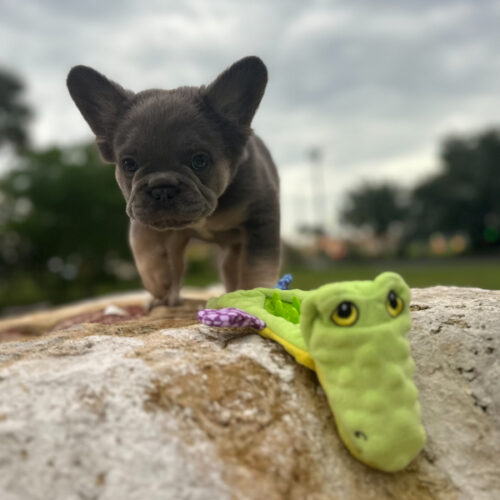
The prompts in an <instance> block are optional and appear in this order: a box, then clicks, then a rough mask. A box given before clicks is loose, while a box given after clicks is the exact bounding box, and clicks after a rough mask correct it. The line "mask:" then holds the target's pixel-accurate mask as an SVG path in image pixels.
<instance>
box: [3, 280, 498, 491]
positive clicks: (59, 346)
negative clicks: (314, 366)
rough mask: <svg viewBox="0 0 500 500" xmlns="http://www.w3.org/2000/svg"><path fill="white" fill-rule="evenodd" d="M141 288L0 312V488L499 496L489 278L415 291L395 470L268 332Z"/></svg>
mask: <svg viewBox="0 0 500 500" xmlns="http://www.w3.org/2000/svg"><path fill="white" fill-rule="evenodd" d="M138 300H139V298H138V297H136V296H134V297H127V298H124V299H122V298H114V299H113V300H112V301H107V302H106V301H100V302H98V303H87V304H84V305H81V306H76V307H72V308H65V309H61V310H58V311H51V312H46V313H43V314H37V315H33V316H27V317H24V318H18V319H11V320H8V321H6V320H4V321H0V339H3V340H4V342H3V343H1V344H0V394H1V398H0V498H1V499H2V500H18V499H49V498H50V499H54V500H58V499H61V500H73V499H75V500H76V499H109V500H111V499H120V500H128V499H144V498H147V499H148V500H156V499H167V498H168V499H170V498H172V499H224V498H237V499H259V500H260V499H262V498H265V499H269V500H273V499H305V498H307V499H342V500H345V499H353V500H358V499H377V500H379V499H384V498H391V499H392V498H394V499H426V498H433V499H435V498H438V499H462V498H463V499H498V498H500V382H499V380H500V361H499V353H500V291H499V292H495V291H485V290H478V289H465V288H449V287H446V288H445V287H435V288H429V289H422V290H414V291H413V300H412V317H413V328H412V330H411V332H410V334H409V339H410V343H411V346H412V352H413V357H414V359H415V362H416V365H417V370H416V376H415V382H416V385H417V386H418V388H419V390H420V401H421V405H422V414H423V420H424V425H425V427H426V430H427V433H428V444H427V446H426V448H425V450H424V452H423V453H421V455H420V456H419V457H418V458H417V460H415V462H414V463H413V464H411V465H410V466H409V467H408V469H407V470H405V471H403V472H400V473H397V474H385V473H381V472H377V471H375V470H371V469H369V468H367V467H365V466H364V465H362V464H360V463H359V462H357V461H356V460H355V459H353V458H352V457H351V455H350V454H349V453H348V452H347V451H346V449H345V448H344V446H343V445H342V443H341V442H340V440H339V438H338V436H337V433H336V430H335V426H334V422H333V417H332V414H331V412H330V410H329V408H328V405H327V402H326V398H325V396H324V394H323V392H322V390H321V388H320V387H319V385H318V383H317V381H316V379H315V375H314V374H313V373H312V372H310V371H308V370H307V369H306V368H303V367H301V366H298V365H297V364H296V363H295V362H294V361H293V360H292V359H291V358H290V357H289V356H288V355H287V354H286V353H285V352H284V351H283V350H282V349H281V347H280V346H278V345H276V344H274V343H273V342H272V341H270V340H266V339H263V338H261V337H259V336H258V335H255V334H249V335H235V333H234V332H230V331H224V332H219V331H216V330H213V329H210V328H208V327H204V326H201V325H198V324H196V319H195V318H196V314H195V313H196V310H197V308H198V307H199V306H200V304H201V303H202V302H201V301H189V302H187V303H186V305H185V306H183V307H182V308H177V309H166V308H165V309H155V310H154V311H153V313H152V314H150V315H146V314H145V312H144V310H143V309H142V308H141V307H140V306H141V304H140V303H138ZM111 302H112V304H113V305H114V306H116V307H112V308H108V309H107V311H106V308H107V306H109V305H110V303H111ZM82 321H83V323H82ZM89 321H91V322H89Z"/></svg>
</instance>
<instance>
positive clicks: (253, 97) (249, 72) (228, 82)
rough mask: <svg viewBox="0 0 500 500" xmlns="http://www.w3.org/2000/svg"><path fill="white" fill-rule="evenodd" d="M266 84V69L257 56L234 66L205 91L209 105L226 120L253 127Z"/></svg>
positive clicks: (240, 61) (247, 58)
mask: <svg viewBox="0 0 500 500" xmlns="http://www.w3.org/2000/svg"><path fill="white" fill-rule="evenodd" d="M266 84H267V69H266V66H265V65H264V63H263V62H262V61H261V60H260V59H259V58H258V57H255V56H250V57H245V58H243V59H240V60H239V61H237V62H235V63H234V64H233V65H232V66H230V67H229V68H228V69H226V70H225V71H224V72H223V73H221V74H220V75H219V76H218V77H217V79H216V80H215V81H214V82H212V83H211V84H210V85H209V86H208V87H207V89H206V99H207V101H208V103H209V105H210V106H211V107H212V108H213V109H214V110H215V111H216V112H217V113H219V114H220V115H222V116H223V117H224V118H226V119H227V120H229V121H230V122H233V123H236V124H238V125H243V126H246V127H248V126H250V123H251V121H252V118H253V116H254V114H255V112H256V111H257V108H258V107H259V104H260V100H261V99H262V96H263V95H264V89H265V88H266Z"/></svg>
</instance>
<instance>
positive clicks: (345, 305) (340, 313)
mask: <svg viewBox="0 0 500 500" xmlns="http://www.w3.org/2000/svg"><path fill="white" fill-rule="evenodd" d="M358 317H359V311H358V308H357V307H356V306H355V305H354V304H353V303H352V302H348V301H344V302H341V303H340V304H339V305H338V306H337V309H335V311H333V314H332V321H333V322H334V323H335V324H336V325H338V326H352V325H354V323H356V321H357V320H358Z"/></svg>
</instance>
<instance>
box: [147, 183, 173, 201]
mask: <svg viewBox="0 0 500 500" xmlns="http://www.w3.org/2000/svg"><path fill="white" fill-rule="evenodd" d="M178 193H179V188H178V187H177V186H171V185H165V186H157V187H154V188H153V189H150V191H149V195H150V196H151V198H153V200H155V201H160V202H162V201H168V200H171V199H173V198H174V197H175V196H176V195H177V194H178Z"/></svg>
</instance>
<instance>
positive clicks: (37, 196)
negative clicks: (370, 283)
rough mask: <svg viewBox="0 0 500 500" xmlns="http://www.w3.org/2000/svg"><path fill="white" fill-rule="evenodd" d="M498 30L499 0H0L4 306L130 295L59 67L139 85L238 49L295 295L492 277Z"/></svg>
mask: <svg viewBox="0 0 500 500" xmlns="http://www.w3.org/2000/svg"><path fill="white" fill-rule="evenodd" d="M499 26H500V2H499V1H494V0H491V1H489V0H481V1H476V2H471V1H459V0H457V1H454V0H357V1H354V2H353V1H350V0H339V1H335V0H330V1H326V0H317V1H309V2H303V1H301V0H274V1H269V0H255V1H252V2H236V1H229V0H212V1H210V2H207V1H203V0H183V1H181V0H170V1H168V0H167V1H165V0H161V1H160V0H156V1H155V0H152V1H151V0H150V1H148V2H143V1H141V0H121V1H118V0H110V1H107V2H103V1H101V0H88V1H86V2H75V1H68V0H44V1H43V2H40V1H38V0H23V1H22V2H19V1H16V0H0V315H2V314H3V315H8V314H13V313H16V312H20V311H22V310H23V309H25V308H27V307H28V308H31V307H47V306H49V305H52V304H58V303H63V302H69V301H73V300H76V299H80V298H86V297H93V296H96V295H100V294H105V293H110V292H115V291H123V290H130V289H137V288H139V287H140V281H139V279H138V277H137V274H136V271H135V268H134V265H133V262H132V257H131V253H130V250H129V248H128V244H127V226H128V221H127V217H126V215H125V210H124V208H125V206H124V205H125V204H124V201H123V199H122V196H121V193H120V192H119V189H118V187H117V185H116V183H115V180H114V172H113V167H111V166H109V165H104V164H102V162H101V161H100V160H99V156H98V154H97V152H96V148H95V147H94V145H93V144H92V135H91V132H90V130H89V129H88V127H87V125H86V123H85V122H84V120H83V118H82V117H81V116H80V114H79V112H78V110H77V109H76V107H75V106H74V104H73V102H72V101H71V99H70V97H69V95H68V92H67V90H66V87H65V78H66V75H67V72H68V70H69V69H70V67H71V66H73V65H75V64H86V65H90V66H92V67H94V68H96V69H97V70H99V71H101V72H103V73H105V74H106V75H107V76H108V77H110V78H111V79H113V80H115V81H118V82H119V83H121V84H122V85H124V86H125V87H127V88H130V89H132V90H136V91H139V90H143V89H145V88H148V87H157V88H174V87H177V86H181V85H186V84H187V85H200V84H204V83H209V82H210V81H211V80H212V79H214V78H215V77H216V76H217V74H218V73H220V72H221V71H222V70H223V69H224V68H225V67H227V66H228V65H230V64H231V63H232V62H234V61H235V60H237V59H239V58H241V57H243V56H245V55H249V54H256V55H259V56H260V57H261V58H262V59H263V60H264V62H265V63H266V64H267V66H268V70H269V78H270V79H269V85H268V88H267V91H266V94H265V96H264V99H263V101H262V104H261V107H260V109H259V111H258V113H257V116H256V119H255V121H254V129H255V130H256V132H257V133H258V134H259V135H260V136H261V137H262V138H263V139H264V140H265V141H266V142H267V144H268V146H269V148H270V149H271V152H272V154H273V156H274V159H275V161H276V163H277V165H278V166H279V169H280V174H281V179H282V211H283V238H284V243H285V262H284V265H283V272H291V273H293V274H294V276H295V280H294V285H295V286H296V287H301V288H311V287H314V286H317V285H320V284H322V283H325V282H327V281H333V280H340V279H358V278H367V279H371V278H373V277H374V276H375V274H376V273H377V272H378V271H382V270H395V271H398V272H401V273H402V274H403V276H404V277H405V278H406V279H407V281H408V282H409V284H410V285H411V286H416V287H421V286H431V285H435V284H455V285H469V286H478V287H483V288H492V289H494V288H497V289H498V288H500V30H499V29H498V27H499ZM188 253H189V268H188V275H187V278H186V283H187V284H190V285H207V284H210V283H214V282H216V281H217V273H216V267H215V254H214V248H212V247H209V246H208V247H207V246H204V245H200V244H194V245H192V246H191V247H190V248H189V251H188Z"/></svg>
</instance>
